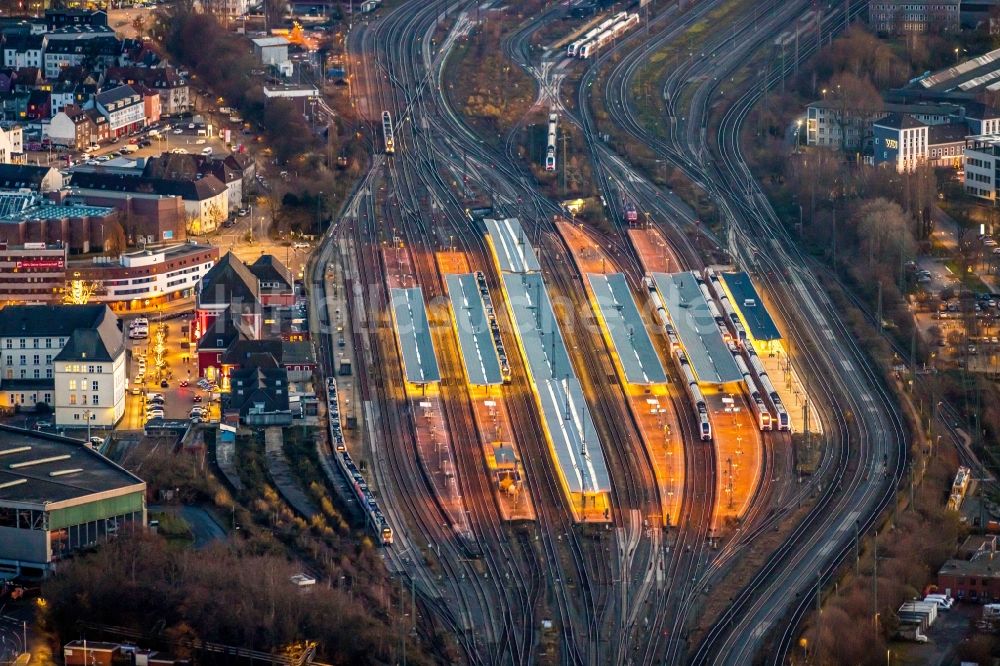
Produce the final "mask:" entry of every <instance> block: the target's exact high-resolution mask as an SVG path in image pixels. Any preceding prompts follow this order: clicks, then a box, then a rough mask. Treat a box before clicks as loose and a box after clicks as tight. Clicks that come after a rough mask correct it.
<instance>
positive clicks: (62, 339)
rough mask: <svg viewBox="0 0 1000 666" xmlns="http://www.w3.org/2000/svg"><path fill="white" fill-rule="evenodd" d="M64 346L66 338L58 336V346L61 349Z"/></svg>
mask: <svg viewBox="0 0 1000 666" xmlns="http://www.w3.org/2000/svg"><path fill="white" fill-rule="evenodd" d="M65 346H66V338H59V348H60V349H62V348H63V347H65Z"/></svg>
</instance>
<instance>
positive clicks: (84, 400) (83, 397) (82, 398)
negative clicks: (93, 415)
mask: <svg viewBox="0 0 1000 666" xmlns="http://www.w3.org/2000/svg"><path fill="white" fill-rule="evenodd" d="M80 404H81V405H86V404H87V394H86V393H81V394H80Z"/></svg>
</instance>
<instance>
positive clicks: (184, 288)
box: [88, 243, 219, 303]
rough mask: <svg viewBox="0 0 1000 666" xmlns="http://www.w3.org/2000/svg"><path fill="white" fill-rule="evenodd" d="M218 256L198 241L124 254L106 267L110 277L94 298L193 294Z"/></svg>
mask: <svg viewBox="0 0 1000 666" xmlns="http://www.w3.org/2000/svg"><path fill="white" fill-rule="evenodd" d="M218 256H219V252H218V249H217V248H214V247H212V246H209V245H198V244H195V243H183V244H178V245H170V246H167V247H164V248H161V249H159V250H139V251H137V252H129V253H127V254H123V255H122V256H121V257H119V258H118V259H117V260H116V261H115V262H114V263H113V264H108V265H106V266H105V268H107V272H108V273H109V277H108V279H104V280H101V281H100V284H101V286H102V287H104V290H103V291H102V292H101V293H98V294H95V296H94V300H99V301H107V302H109V303H110V302H120V301H135V300H138V301H144V300H147V299H153V298H162V297H168V298H169V297H171V296H173V295H175V294H178V293H179V292H180V293H187V294H190V293H193V291H194V288H195V287H196V286H197V284H198V282H199V281H200V280H201V279H202V278H203V277H204V276H205V274H206V273H208V271H210V270H211V269H212V266H214V265H215V262H216V260H217V259H218ZM119 274H128V275H131V276H134V277H124V276H119ZM89 275H90V273H88V276H89Z"/></svg>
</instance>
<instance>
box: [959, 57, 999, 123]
mask: <svg viewBox="0 0 1000 666" xmlns="http://www.w3.org/2000/svg"><path fill="white" fill-rule="evenodd" d="M997 76H1000V71H998V73H997ZM965 123H966V125H968V128H969V131H968V132H967V133H966V134H967V135H968V134H971V135H973V136H978V135H980V134H1000V112H997V110H996V109H994V108H993V107H991V106H987V105H986V104H982V103H980V102H970V103H968V104H966V105H965Z"/></svg>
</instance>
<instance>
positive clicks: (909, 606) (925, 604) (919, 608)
mask: <svg viewBox="0 0 1000 666" xmlns="http://www.w3.org/2000/svg"><path fill="white" fill-rule="evenodd" d="M899 612H900V613H904V612H913V613H921V614H923V615H925V616H926V617H927V626H928V627H931V626H932V625H933V624H934V622H935V621H936V620H937V614H938V604H937V603H936V602H932V601H907V602H905V603H904V604H903V605H902V606H900V607H899Z"/></svg>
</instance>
